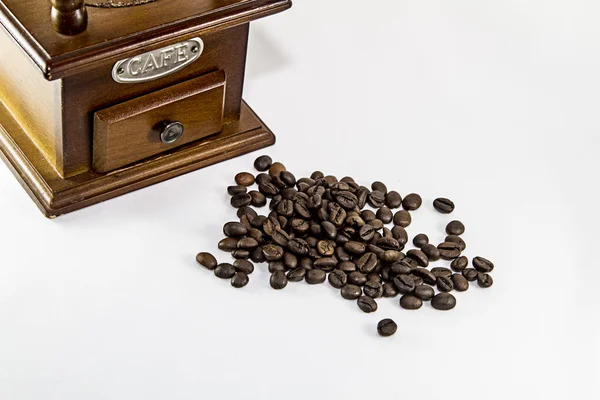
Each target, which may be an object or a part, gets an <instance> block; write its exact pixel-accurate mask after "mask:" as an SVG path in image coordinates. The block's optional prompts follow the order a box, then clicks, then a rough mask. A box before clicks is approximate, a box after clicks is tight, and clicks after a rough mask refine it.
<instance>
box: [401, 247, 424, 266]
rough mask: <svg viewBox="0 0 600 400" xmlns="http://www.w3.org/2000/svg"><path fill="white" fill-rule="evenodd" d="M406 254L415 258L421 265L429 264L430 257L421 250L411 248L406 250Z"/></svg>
mask: <svg viewBox="0 0 600 400" xmlns="http://www.w3.org/2000/svg"><path fill="white" fill-rule="evenodd" d="M406 256H407V257H409V258H412V259H413V260H415V261H416V262H417V263H418V264H419V265H420V266H421V267H427V266H428V265H429V258H428V257H427V255H426V254H425V253H424V252H422V251H421V250H417V249H412V250H409V251H407V252H406Z"/></svg>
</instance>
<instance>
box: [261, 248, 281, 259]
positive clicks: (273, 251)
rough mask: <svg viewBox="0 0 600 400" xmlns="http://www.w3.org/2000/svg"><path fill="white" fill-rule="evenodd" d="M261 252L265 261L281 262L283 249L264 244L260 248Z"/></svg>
mask: <svg viewBox="0 0 600 400" xmlns="http://www.w3.org/2000/svg"><path fill="white" fill-rule="evenodd" d="M262 252H263V254H264V255H265V258H266V259H267V261H277V260H281V258H282V257H283V248H282V247H281V246H278V245H276V244H266V245H264V246H263V247H262Z"/></svg>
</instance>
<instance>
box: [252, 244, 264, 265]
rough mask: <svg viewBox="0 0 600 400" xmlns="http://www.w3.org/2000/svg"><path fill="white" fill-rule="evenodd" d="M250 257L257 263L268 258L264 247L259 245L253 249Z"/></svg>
mask: <svg viewBox="0 0 600 400" xmlns="http://www.w3.org/2000/svg"><path fill="white" fill-rule="evenodd" d="M250 259H251V260H252V261H254V262H255V263H263V262H265V261H266V260H267V259H266V258H265V255H264V254H263V252H262V247H257V248H255V249H254V250H252V252H250Z"/></svg>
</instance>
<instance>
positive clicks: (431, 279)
mask: <svg viewBox="0 0 600 400" xmlns="http://www.w3.org/2000/svg"><path fill="white" fill-rule="evenodd" d="M254 167H255V168H256V170H257V171H258V172H259V173H258V174H257V175H256V176H254V174H252V173H249V172H240V173H239V174H237V175H236V176H235V178H234V180H235V183H236V184H235V185H232V186H229V187H228V188H227V192H228V193H229V195H230V196H231V205H232V206H233V207H234V208H236V209H237V216H238V220H236V221H231V222H227V223H226V224H225V225H224V226H223V234H224V235H225V238H224V239H223V240H221V241H220V242H219V244H218V247H219V249H221V250H223V251H226V252H229V253H230V254H231V256H232V257H233V258H234V259H235V262H233V264H231V263H220V264H219V263H218V262H217V260H216V258H215V257H214V256H213V255H212V254H209V253H200V254H198V255H197V257H196V260H197V262H198V263H199V264H200V265H202V266H204V267H205V268H207V269H209V270H212V271H213V272H214V274H215V276H217V277H218V278H221V279H230V280H231V285H232V286H233V287H236V288H241V287H244V286H246V285H247V284H248V282H249V275H250V274H252V272H253V271H254V264H263V263H266V264H267V266H268V270H269V272H270V273H271V278H270V280H269V282H270V285H271V287H272V288H273V289H277V290H281V289H284V288H285V287H286V286H287V285H288V283H289V282H301V281H305V282H306V283H308V284H310V285H316V284H320V283H323V282H325V281H328V282H329V284H330V285H331V286H333V287H334V288H336V289H339V290H340V295H341V297H342V298H344V299H347V300H353V301H356V302H357V305H358V308H359V309H360V310H362V311H363V312H365V313H371V312H375V311H377V299H380V298H382V297H396V296H400V300H399V304H400V307H402V308H404V309H407V310H417V309H419V308H421V307H422V306H423V302H430V304H431V306H432V307H433V308H435V309H437V310H451V309H453V308H454V307H455V306H456V298H455V297H454V296H453V295H452V293H451V292H452V291H457V292H463V291H466V290H468V289H469V282H474V281H477V284H478V286H480V287H482V288H488V287H490V286H492V284H493V279H492V277H491V275H490V272H492V270H493V269H494V264H493V263H492V262H491V261H489V260H487V259H485V258H483V257H479V256H478V257H474V258H473V259H472V260H471V265H472V267H469V259H468V258H467V257H466V256H464V255H463V252H464V251H465V249H466V247H467V244H466V243H465V241H464V240H463V239H462V238H461V235H462V234H463V233H464V232H465V225H464V224H463V223H462V222H460V221H457V220H453V221H451V222H449V223H448V225H447V226H446V234H447V236H446V239H445V240H444V241H443V242H442V243H439V244H437V245H435V244H432V243H429V237H428V236H427V235H426V234H424V233H419V234H417V235H416V236H414V237H413V239H412V243H413V245H414V246H415V247H416V248H415V249H411V250H408V251H407V252H406V253H404V252H403V250H404V248H405V246H406V244H407V243H408V241H409V236H408V233H407V231H406V228H407V227H408V226H409V225H410V224H411V222H412V216H411V211H415V210H417V209H419V208H420V207H421V206H422V203H423V201H422V199H421V196H420V195H418V194H416V193H411V194H407V195H406V196H404V197H402V196H401V195H400V193H398V192H396V191H393V190H388V188H387V186H386V185H385V184H384V183H382V182H373V183H372V184H371V186H370V188H368V187H366V186H361V185H359V184H358V183H356V182H355V181H354V179H352V178H351V177H344V178H341V179H339V180H338V179H337V178H336V177H335V176H332V175H325V174H324V173H322V172H320V171H315V172H313V173H312V174H311V176H310V177H304V178H299V179H297V178H296V176H295V175H294V174H293V173H291V172H290V171H288V170H287V169H286V168H285V166H284V165H283V164H282V163H279V162H273V160H272V159H271V157H269V156H261V157H258V158H257V159H256V161H255V162H254ZM254 185H256V188H255V189H251V187H252V186H254ZM267 203H268V205H269V210H270V212H269V213H267V214H266V215H260V214H258V213H257V211H256V210H255V208H261V207H265V206H266V205H267ZM367 206H370V207H367ZM433 207H434V208H435V210H437V211H438V212H440V213H443V214H450V213H452V212H453V211H454V207H455V206H454V203H453V202H452V201H451V200H449V199H446V198H438V199H436V200H435V201H434V202H433ZM394 210H396V211H394ZM440 259H441V260H446V261H450V263H449V268H448V267H445V266H437V267H433V266H432V263H434V262H437V261H438V260H440ZM436 289H437V294H436ZM377 330H378V332H379V333H380V334H381V335H382V336H389V335H392V334H393V333H394V332H395V331H396V324H395V323H394V321H392V320H389V319H385V320H382V321H381V322H380V323H379V325H378V327H377Z"/></svg>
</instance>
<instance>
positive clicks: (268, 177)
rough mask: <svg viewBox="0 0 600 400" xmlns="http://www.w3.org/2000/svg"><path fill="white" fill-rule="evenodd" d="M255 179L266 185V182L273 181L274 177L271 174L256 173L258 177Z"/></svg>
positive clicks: (257, 182)
mask: <svg viewBox="0 0 600 400" xmlns="http://www.w3.org/2000/svg"><path fill="white" fill-rule="evenodd" d="M254 181H255V182H256V184H257V185H259V186H260V185H264V184H265V183H271V182H273V178H271V175H269V174H265V173H262V174H258V175H256V178H255V179H254Z"/></svg>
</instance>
